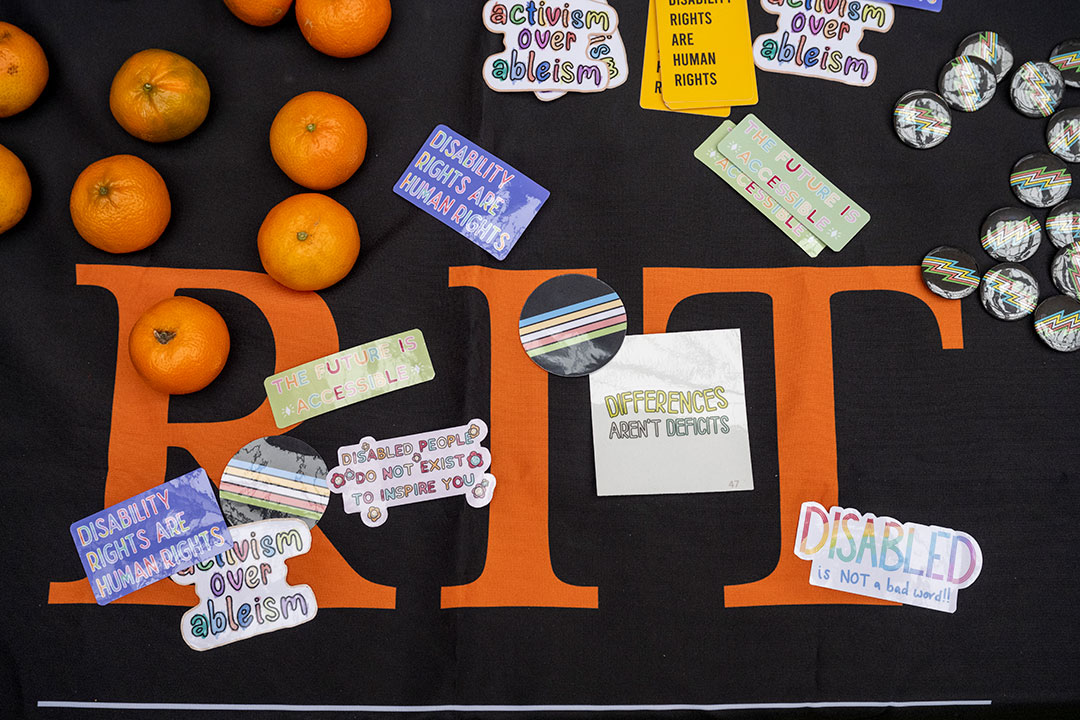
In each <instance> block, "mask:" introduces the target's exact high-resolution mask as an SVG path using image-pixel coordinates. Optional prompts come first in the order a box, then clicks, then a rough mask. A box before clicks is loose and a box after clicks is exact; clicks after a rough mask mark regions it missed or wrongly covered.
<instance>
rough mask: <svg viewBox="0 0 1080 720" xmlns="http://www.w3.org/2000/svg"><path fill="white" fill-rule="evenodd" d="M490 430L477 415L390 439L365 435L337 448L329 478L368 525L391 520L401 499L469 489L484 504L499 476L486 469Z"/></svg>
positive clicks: (468, 495)
mask: <svg viewBox="0 0 1080 720" xmlns="http://www.w3.org/2000/svg"><path fill="white" fill-rule="evenodd" d="M487 434H488V426H487V423H485V422H484V421H483V420H480V419H478V418H473V419H472V420H470V421H469V422H468V423H466V424H465V425H459V426H457V427H451V428H445V429H443V430H430V431H428V432H422V433H416V434H415V435H406V436H403V437H396V438H390V439H388V440H376V439H375V438H372V437H366V438H364V439H363V440H361V441H360V442H359V443H357V444H355V445H346V446H344V447H341V448H339V449H338V465H337V466H335V467H333V468H331V469H330V471H329V473H328V474H327V484H328V485H329V487H330V490H331V492H335V493H337V494H339V495H341V499H342V503H343V504H344V507H345V512H347V513H361V517H362V518H363V520H364V524H365V525H367V526H369V527H378V526H379V525H382V524H383V523H384V522H386V515H387V509H388V508H391V507H394V506H396V505H407V504H410V503H415V502H423V501H425V500H437V499H439V498H444V497H451V496H455V495H464V496H465V500H466V502H468V503H469V505H470V506H471V507H474V508H479V507H484V506H485V505H487V504H488V503H489V502H491V497H492V494H493V493H494V492H495V476H494V475H491V474H489V473H488V472H486V471H487V469H488V468H489V467H490V466H491V451H490V450H488V449H487V448H486V447H483V446H482V445H481V444H480V442H481V441H482V440H483V439H484V438H486V437H487Z"/></svg>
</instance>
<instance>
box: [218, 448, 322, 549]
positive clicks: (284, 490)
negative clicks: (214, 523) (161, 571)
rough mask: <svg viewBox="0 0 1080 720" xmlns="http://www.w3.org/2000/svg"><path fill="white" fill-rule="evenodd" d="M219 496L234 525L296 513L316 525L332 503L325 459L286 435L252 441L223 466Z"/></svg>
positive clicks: (222, 508)
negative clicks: (327, 483) (327, 486)
mask: <svg viewBox="0 0 1080 720" xmlns="http://www.w3.org/2000/svg"><path fill="white" fill-rule="evenodd" d="M218 496H219V497H220V498H221V511H222V512H223V513H224V514H225V519H226V520H228V521H229V524H230V525H243V524H245V523H251V522H256V521H258V520H270V519H272V518H294V517H295V518H300V519H301V520H303V521H304V522H305V523H306V524H307V526H308V527H309V528H310V527H315V523H317V522H319V518H321V517H322V516H323V513H324V512H326V505H327V503H328V502H329V501H330V491H329V490H327V489H326V463H325V462H323V459H322V458H321V457H319V453H317V452H315V449H314V448H313V447H311V446H310V445H308V444H307V443H306V442H304V441H302V440H297V439H296V438H294V437H290V436H288V435H278V436H275V437H264V438H260V439H258V440H253V441H252V442H249V443H248V444H247V445H245V446H244V447H243V448H241V449H240V451H239V452H237V453H236V454H235V455H233V457H232V459H231V460H229V464H228V465H226V466H225V471H224V472H223V473H222V474H221V484H220V486H219V487H218Z"/></svg>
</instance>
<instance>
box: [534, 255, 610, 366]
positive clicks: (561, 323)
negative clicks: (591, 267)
mask: <svg viewBox="0 0 1080 720" xmlns="http://www.w3.org/2000/svg"><path fill="white" fill-rule="evenodd" d="M518 334H519V336H520V337H521V345H522V347H523V348H525V352H526V353H527V354H528V356H529V357H530V358H532V361H533V362H534V363H536V364H537V365H539V366H540V367H542V368H543V369H544V370H547V371H548V372H549V373H552V374H553V375H560V376H562V377H580V376H582V375H588V374H589V373H591V372H593V371H594V370H599V369H600V368H602V367H603V366H604V365H606V364H607V363H608V361H609V360H611V358H613V357H615V353H617V352H619V348H620V347H622V343H623V337H625V336H626V308H625V307H623V302H622V299H621V298H620V297H619V295H618V293H616V292H615V291H614V290H612V289H611V287H610V286H609V285H608V284H607V283H604V282H601V281H600V280H597V279H596V278H594V277H589V276H588V275H575V274H567V275H559V276H557V277H553V278H551V279H550V280H548V281H546V282H544V283H543V284H541V285H540V286H539V287H537V288H536V289H535V290H533V291H532V294H531V295H529V298H528V300H526V301H525V306H524V307H523V308H522V309H521V321H520V323H519V325H518Z"/></svg>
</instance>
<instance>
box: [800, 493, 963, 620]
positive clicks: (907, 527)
mask: <svg viewBox="0 0 1080 720" xmlns="http://www.w3.org/2000/svg"><path fill="white" fill-rule="evenodd" d="M794 549H795V554H796V555H797V556H799V557H800V558H802V559H803V560H810V561H812V562H813V565H811V566H810V584H811V585H816V586H817V587H826V588H832V589H834V590H842V591H843V592H848V593H854V594H855V595H865V596H867V597H872V598H879V599H881V600H893V601H895V602H898V603H903V604H905V605H916V606H918V607H923V608H928V609H930V610H939V611H941V612H947V613H952V612H956V598H957V594H958V593H959V591H960V590H961V589H963V588H966V587H969V586H970V585H971V584H972V583H973V582H975V581H976V580H977V579H978V578H979V573H980V572H982V565H983V557H982V549H981V548H980V547H979V543H977V542H976V541H975V538H973V537H971V535H968V534H967V533H965V532H960V531H958V530H953V529H952V528H946V527H938V526H936V525H929V526H927V525H920V524H919V523H913V522H906V523H903V524H901V523H899V522H898V521H896V520H893V519H892V518H891V517H885V516H882V517H877V516H875V515H873V514H872V513H866V514H865V515H864V514H863V513H860V512H859V511H858V510H855V509H852V508H840V507H833V508H832V509H830V510H829V511H827V512H826V510H825V506H824V505H819V504H818V503H816V502H804V503H803V504H802V510H801V512H800V513H799V524H798V532H797V534H796V537H795V548H794Z"/></svg>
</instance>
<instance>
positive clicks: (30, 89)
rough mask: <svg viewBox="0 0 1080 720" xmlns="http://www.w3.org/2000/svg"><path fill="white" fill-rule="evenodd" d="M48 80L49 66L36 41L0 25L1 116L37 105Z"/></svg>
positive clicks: (12, 26)
mask: <svg viewBox="0 0 1080 720" xmlns="http://www.w3.org/2000/svg"><path fill="white" fill-rule="evenodd" d="M48 80H49V63H48V61H47V60H46V59H45V52H44V51H43V50H42V49H41V46H40V45H38V42H37V40H35V39H34V38H32V37H31V36H30V35H28V34H27V33H25V32H23V31H22V30H20V29H19V28H17V27H15V26H14V25H12V24H11V23H6V22H0V117H10V116H12V115H14V114H15V113H17V112H22V111H23V110H25V109H26V108H28V107H30V106H31V105H33V104H34V101H35V100H37V99H38V96H39V95H41V91H42V90H44V89H45V83H46V82H48Z"/></svg>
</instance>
